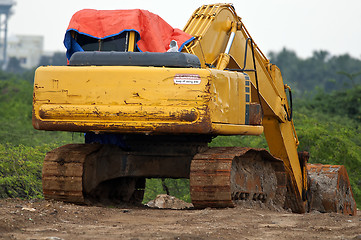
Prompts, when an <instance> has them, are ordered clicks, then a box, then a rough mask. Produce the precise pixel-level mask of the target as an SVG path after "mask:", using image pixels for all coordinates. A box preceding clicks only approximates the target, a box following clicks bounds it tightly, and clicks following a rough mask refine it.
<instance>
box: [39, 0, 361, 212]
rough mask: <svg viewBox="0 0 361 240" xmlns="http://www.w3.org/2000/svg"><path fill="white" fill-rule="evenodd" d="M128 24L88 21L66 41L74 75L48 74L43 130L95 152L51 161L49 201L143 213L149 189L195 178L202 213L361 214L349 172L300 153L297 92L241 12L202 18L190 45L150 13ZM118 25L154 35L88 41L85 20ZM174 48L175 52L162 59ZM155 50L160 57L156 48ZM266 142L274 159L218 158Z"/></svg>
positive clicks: (209, 9)
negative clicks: (257, 206)
mask: <svg viewBox="0 0 361 240" xmlns="http://www.w3.org/2000/svg"><path fill="white" fill-rule="evenodd" d="M120 13H121V12H117V11H116V10H114V11H96V10H86V11H85V12H84V11H83V12H81V11H80V12H78V13H76V14H75V15H74V17H73V18H74V19H73V23H74V22H75V23H76V24H75V23H74V24H73V25H72V26H71V27H69V29H68V31H67V35H66V41H65V44H66V45H67V44H68V45H69V46H70V45H71V47H70V48H68V58H69V64H68V66H42V67H39V68H38V69H37V70H36V74H35V80H34V100H33V126H34V128H36V129H39V130H48V131H71V132H84V133H85V143H84V144H68V145H65V146H62V147H59V148H57V149H54V150H52V151H50V152H49V153H47V154H46V157H45V160H44V165H43V176H42V177H43V192H44V197H45V199H55V200H60V201H66V202H73V203H80V204H84V203H85V204H91V203H94V202H99V201H102V202H107V201H112V202H134V203H139V202H141V201H142V199H143V194H144V189H145V179H146V178H189V179H190V194H191V200H192V203H193V205H194V207H195V208H205V207H216V208H224V207H234V206H236V205H237V204H242V202H247V201H259V202H262V203H264V204H272V205H276V206H279V207H282V208H285V209H291V210H292V211H293V212H296V213H304V212H307V211H312V210H317V211H320V212H339V213H343V214H350V215H355V214H356V211H357V208H356V203H355V200H354V198H353V193H352V190H351V186H350V182H349V179H348V175H347V172H346V170H345V167H344V166H339V165H320V164H309V163H307V161H308V158H309V155H308V153H307V152H297V146H298V144H299V141H298V139H297V135H296V132H295V128H294V124H293V116H292V96H291V88H290V87H289V86H288V85H285V84H284V83H283V80H282V76H281V72H280V70H279V68H278V67H277V66H276V65H274V64H272V63H270V61H269V60H268V59H267V58H266V57H265V55H264V54H263V53H262V52H261V50H260V49H259V48H258V46H257V45H256V43H255V42H254V40H253V39H252V38H251V36H250V34H249V33H248V31H247V29H246V28H245V26H244V24H243V22H242V21H241V18H240V17H238V16H237V14H236V12H235V9H234V7H233V5H231V4H211V5H204V6H201V7H200V8H198V9H197V10H196V11H195V12H194V13H193V15H192V16H191V18H190V19H189V20H188V22H187V24H186V26H185V27H184V29H183V33H184V34H185V35H184V36H186V37H185V38H182V37H179V36H181V33H180V32H182V31H176V30H173V31H172V34H173V35H172V36H171V37H168V35H167V36H166V34H165V33H168V32H169V31H168V30H167V31H164V32H162V33H156V34H153V35H151V34H152V33H151V31H153V28H152V26H154V24H155V21H158V20H159V17H155V16H154V15H153V14H151V13H149V12H148V11H144V10H134V11H133V10H126V14H124V12H122V14H120ZM92 14H93V15H92ZM106 14H113V15H114V16H115V15H117V14H118V15H117V16H116V17H114V18H109V19H108V20H109V21H110V22H112V23H114V21H119V19H121V18H122V17H123V16H126V15H127V16H128V15H132V16H134V19H137V20H134V21H138V19H140V18H141V17H142V20H141V21H139V22H141V23H142V24H146V23H151V24H148V25H145V27H143V28H139V29H141V30H138V29H136V28H135V27H132V29H130V28H131V27H129V26H128V25H127V24H128V23H129V22H133V21H129V20H128V21H127V22H126V23H121V24H118V25H117V26H119V25H122V24H123V25H124V26H123V25H122V28H124V29H125V30H124V31H123V30H122V31H118V30H117V31H118V32H117V34H113V35H112V34H110V35H109V34H108V35H107V37H101V36H100V37H99V36H94V35H95V34H93V33H92V32H91V31H93V29H92V28H96V27H95V26H96V25H95V24H94V25H92V24H88V25H87V26H85V27H86V28H88V29H90V30H89V31H87V32H85V30H84V29H85V28H83V29H80V27H79V25H80V23H79V21H80V20H79V19H83V20H84V19H85V21H84V22H88V23H89V21H90V20H89V19H92V20H94V18H96V17H91V16H98V18H99V19H95V20H96V21H103V20H104V19H107V17H108V15H106ZM99 16H102V17H99ZM77 19H78V20H79V21H78V20H77ZM95 20H94V21H95ZM113 25H116V24H113ZM74 26H76V27H79V28H76V27H74ZM103 26H104V24H103ZM160 28H163V29H168V28H169V26H168V25H166V24H165V25H163V27H155V28H154V29H160ZM147 29H148V30H149V31H150V33H143V32H140V31H143V30H147ZM102 31H103V32H104V31H106V30H104V29H102ZM154 31H156V30H154ZM183 33H182V34H183ZM147 34H148V35H147ZM187 36H188V37H189V36H190V37H191V38H189V39H188V38H187ZM172 37H174V39H176V40H178V41H174V40H173V41H171V43H170V42H168V43H167V44H169V43H170V48H169V49H173V50H174V51H170V50H168V49H167V47H165V48H164V49H163V50H159V49H160V48H162V47H159V48H157V46H158V45H157V44H158V43H156V41H158V40H159V39H161V40H163V42H167V41H168V40H169V39H171V38H172ZM187 39H188V40H187ZM148 40H149V41H150V42H152V41H154V42H152V44H151V47H153V48H149V47H144V46H145V44H146V42H147V41H148ZM141 41H143V42H141ZM177 42H178V44H179V45H182V46H181V47H179V48H178V47H177ZM163 45H164V44H163ZM174 46H176V47H175V48H174ZM69 49H70V50H69ZM144 49H145V50H144ZM151 49H153V50H154V51H152V50H151ZM157 49H158V50H157ZM167 50H168V52H166V51H167ZM179 50H181V51H179ZM262 133H264V136H265V138H266V140H267V143H268V146H269V151H267V150H265V149H252V148H247V147H208V143H209V142H211V140H212V139H213V138H214V137H216V136H220V135H260V134H262Z"/></svg>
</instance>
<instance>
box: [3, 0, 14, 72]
mask: <svg viewBox="0 0 361 240" xmlns="http://www.w3.org/2000/svg"><path fill="white" fill-rule="evenodd" d="M15 4H16V2H15V1H13V0H0V50H1V52H2V54H1V56H0V67H1V68H5V66H6V60H7V59H8V57H7V52H6V50H7V32H8V19H9V17H10V15H11V14H12V13H13V12H12V10H11V8H12V6H14V5H15Z"/></svg>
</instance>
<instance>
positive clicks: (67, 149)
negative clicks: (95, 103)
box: [43, 144, 145, 204]
mask: <svg viewBox="0 0 361 240" xmlns="http://www.w3.org/2000/svg"><path fill="white" fill-rule="evenodd" d="M102 150H104V148H103V146H102V145H100V144H68V145H65V146H62V147H60V148H56V149H54V150H52V151H50V152H48V153H47V154H46V157H45V159H44V164H43V193H44V198H45V199H47V200H49V199H54V200H58V201H63V202H71V203H77V204H91V203H95V202H102V203H120V202H132V203H140V202H141V201H142V200H143V195H144V188H145V178H142V177H120V178H119V177H118V178H111V175H110V176H109V179H108V180H107V178H106V176H105V181H101V179H102V178H104V175H101V174H99V172H96V171H95V172H94V169H95V168H96V167H95V168H94V166H96V161H95V159H97V158H98V157H99V155H100V156H101V155H102V152H101V151H102ZM103 164H105V165H106V164H107V162H104V163H103ZM98 182H100V184H98Z"/></svg>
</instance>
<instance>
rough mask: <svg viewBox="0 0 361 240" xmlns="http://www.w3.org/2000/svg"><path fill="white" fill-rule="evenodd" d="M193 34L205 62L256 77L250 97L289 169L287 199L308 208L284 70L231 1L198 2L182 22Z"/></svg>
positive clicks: (194, 45) (296, 206) (192, 46)
mask: <svg viewBox="0 0 361 240" xmlns="http://www.w3.org/2000/svg"><path fill="white" fill-rule="evenodd" d="M184 31H185V32H187V33H189V34H191V35H192V36H194V37H195V41H193V42H191V43H190V44H188V45H187V46H186V47H185V50H184V51H186V52H188V53H192V54H195V55H197V56H198V57H199V59H200V61H201V64H202V67H203V68H216V69H219V70H229V71H237V72H247V73H248V74H249V75H250V78H251V82H252V89H251V96H252V99H251V101H252V102H256V103H259V104H260V105H261V107H262V111H263V126H264V135H265V137H266V140H267V143H268V146H269V150H270V152H271V153H272V155H273V156H275V157H278V158H280V159H282V160H283V162H284V164H285V167H286V169H287V172H288V177H289V180H290V181H289V182H290V183H291V184H290V185H289V186H288V188H289V192H291V194H290V195H289V199H292V201H291V202H290V203H289V204H292V205H293V208H294V209H298V212H305V203H306V202H305V201H306V198H305V193H306V191H307V171H306V169H305V168H306V164H305V162H304V161H300V159H299V157H298V153H297V146H298V139H297V135H296V132H295V128H294V125H293V120H292V113H291V112H292V109H291V107H290V105H289V101H288V99H287V94H286V89H288V90H289V91H290V88H289V87H288V86H287V85H284V83H283V80H282V76H281V72H280V70H279V68H278V67H277V66H276V65H273V64H271V63H270V62H269V60H268V59H267V58H266V57H265V55H264V54H263V53H262V52H261V50H260V49H259V48H258V46H257V45H256V44H255V42H254V41H253V39H252V38H251V36H250V35H249V33H248V31H247V29H246V28H245V26H244V24H243V22H242V21H241V18H240V17H238V16H237V14H236V12H235V10H234V7H233V6H232V5H230V4H213V5H204V6H202V7H200V8H198V9H197V10H196V11H195V12H194V13H193V15H192V17H191V18H190V19H189V21H188V22H187V24H186V26H185V27H184Z"/></svg>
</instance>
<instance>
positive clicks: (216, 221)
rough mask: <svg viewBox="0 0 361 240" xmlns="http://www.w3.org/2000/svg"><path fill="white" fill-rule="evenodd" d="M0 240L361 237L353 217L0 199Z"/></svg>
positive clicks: (356, 218)
mask: <svg viewBox="0 0 361 240" xmlns="http://www.w3.org/2000/svg"><path fill="white" fill-rule="evenodd" d="M0 239H49V240H61V239H64V240H65V239H277V240H280V239H361V212H360V211H358V216H344V215H340V214H335V213H326V214H321V213H317V212H315V213H307V214H293V213H290V212H288V211H285V210H281V211H280V210H278V211H276V210H268V209H262V207H256V208H255V209H249V208H245V207H236V208H228V209H203V210H161V209H150V208H146V207H142V206H138V207H136V206H117V207H101V206H91V207H90V206H78V205H73V204H65V203H60V202H52V201H45V200H41V201H35V202H31V201H23V200H19V199H5V200H0Z"/></svg>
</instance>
